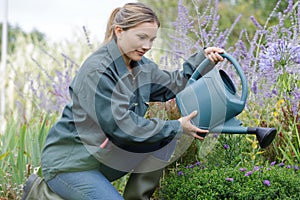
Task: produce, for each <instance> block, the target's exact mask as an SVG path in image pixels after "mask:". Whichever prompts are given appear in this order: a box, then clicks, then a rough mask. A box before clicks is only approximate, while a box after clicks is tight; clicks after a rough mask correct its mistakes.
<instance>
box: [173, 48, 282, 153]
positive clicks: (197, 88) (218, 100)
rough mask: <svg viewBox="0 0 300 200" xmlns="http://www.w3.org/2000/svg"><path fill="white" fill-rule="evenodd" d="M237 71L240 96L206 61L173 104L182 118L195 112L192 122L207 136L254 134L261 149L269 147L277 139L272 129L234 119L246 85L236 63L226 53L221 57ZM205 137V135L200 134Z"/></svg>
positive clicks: (238, 112) (222, 71)
mask: <svg viewBox="0 0 300 200" xmlns="http://www.w3.org/2000/svg"><path fill="white" fill-rule="evenodd" d="M220 55H221V56H222V57H224V58H226V59H227V60H228V61H229V62H230V63H231V64H232V65H233V66H234V68H235V70H236V71H237V73H238V75H239V78H240V79H241V85H242V91H241V95H239V94H238V93H237V90H236V87H235V85H234V83H233V81H232V80H231V78H230V77H229V76H228V75H227V74H226V72H225V71H224V70H222V69H218V68H217V67H213V68H210V67H208V66H210V65H209V63H210V60H209V59H205V60H204V61H203V62H202V63H201V64H200V65H199V66H198V67H197V69H196V70H195V71H194V73H193V75H192V77H191V78H190V79H189V81H188V83H187V85H186V87H185V89H184V90H183V91H181V92H180V93H179V94H177V96H176V103H177V105H178V108H179V110H180V113H181V115H182V116H186V115H188V114H190V113H191V112H193V111H195V110H197V111H198V115H197V116H196V117H194V118H193V119H192V123H193V124H194V125H196V126H198V127H199V128H201V129H206V130H209V132H210V133H225V134H255V135H256V138H257V140H258V142H259V145H260V147H261V148H266V147H267V146H269V145H270V144H271V143H272V141H273V139H274V138H275V136H276V133H277V130H276V129H275V128H266V127H244V126H242V122H241V121H240V120H238V119H237V118H236V116H237V115H239V114H240V113H241V112H242V111H243V109H244V108H245V105H246V100H247V96H248V84H247V80H246V77H245V75H244V72H243V70H242V68H241V67H240V65H239V63H238V62H237V61H236V59H234V58H233V57H232V56H231V55H229V54H227V53H223V54H220ZM201 136H205V135H201Z"/></svg>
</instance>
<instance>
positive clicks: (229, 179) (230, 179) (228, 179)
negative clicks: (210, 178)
mask: <svg viewBox="0 0 300 200" xmlns="http://www.w3.org/2000/svg"><path fill="white" fill-rule="evenodd" d="M225 180H226V181H229V182H233V178H225Z"/></svg>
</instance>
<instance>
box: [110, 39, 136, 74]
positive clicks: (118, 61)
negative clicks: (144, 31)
mask: <svg viewBox="0 0 300 200" xmlns="http://www.w3.org/2000/svg"><path fill="white" fill-rule="evenodd" d="M107 49H108V53H109V54H110V56H111V58H112V62H113V63H114V66H115V68H116V69H115V70H116V72H117V73H118V74H119V76H120V77H122V76H124V75H127V74H129V71H128V69H127V67H126V64H125V62H124V59H123V57H122V54H121V52H120V50H119V48H118V45H117V43H116V41H115V40H114V39H113V40H112V41H110V42H109V43H108V44H107ZM131 64H132V66H133V67H134V68H140V67H139V65H140V63H139V62H136V61H132V63H131ZM134 70H135V71H136V70H138V69H134Z"/></svg>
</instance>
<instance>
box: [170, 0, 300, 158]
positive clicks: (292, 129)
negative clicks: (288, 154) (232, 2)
mask: <svg viewBox="0 0 300 200" xmlns="http://www.w3.org/2000/svg"><path fill="white" fill-rule="evenodd" d="M193 3H194V5H195V10H196V13H197V17H196V19H195V18H192V17H191V16H189V14H188V10H187V8H186V7H185V6H184V5H183V3H182V1H181V0H179V1H178V18H177V21H176V22H175V24H174V27H175V29H176V33H177V34H176V37H175V38H176V40H175V41H176V43H175V42H174V43H172V44H176V45H173V46H172V47H173V49H174V50H173V52H177V55H181V57H186V56H187V55H188V54H190V52H192V51H194V50H195V49H199V48H201V46H202V47H203V46H220V47H222V48H224V49H225V50H226V51H227V52H228V53H230V54H231V55H233V56H234V57H235V58H236V59H237V61H238V62H239V63H240V64H241V66H242V68H243V70H244V72H245V74H246V77H247V80H248V82H249V86H250V90H249V95H248V96H249V98H248V102H247V105H246V109H245V110H244V112H243V113H242V114H241V115H240V116H239V118H241V119H242V121H243V122H244V125H245V126H262V127H265V126H274V127H276V128H277V129H278V132H279V134H278V136H277V138H276V139H275V142H274V143H273V145H272V146H271V147H270V148H268V149H267V150H266V151H265V152H264V154H263V155H264V156H265V158H266V159H269V160H274V159H278V160H280V159H284V158H283V154H282V152H280V151H279V148H278V147H282V148H283V149H285V147H286V142H284V141H285V140H286V139H290V138H296V137H295V135H294V134H299V128H300V125H299V123H300V122H299V113H300V112H299V109H300V105H299V87H300V81H299V80H300V77H299V76H300V73H299V69H300V65H299V58H300V48H299V47H300V46H299V45H300V44H299V34H300V14H299V13H300V4H299V2H293V1H292V0H289V1H288V6H287V7H286V9H284V11H283V12H279V8H280V6H281V3H282V1H281V0H278V2H277V4H276V5H275V6H274V9H273V11H272V12H271V13H270V15H269V17H268V18H267V20H266V21H265V23H264V24H260V23H259V22H258V21H257V20H256V18H255V17H254V16H251V17H250V19H249V20H251V21H252V22H253V24H254V25H255V27H256V31H255V33H254V35H253V37H250V34H249V33H248V30H247V27H245V28H244V29H243V30H242V31H241V32H240V35H239V37H238V38H237V41H236V42H235V43H234V45H233V46H229V43H228V39H229V37H230V34H231V32H232V30H233V28H234V27H235V25H236V24H237V23H238V22H239V19H240V16H238V17H237V18H236V20H235V21H234V22H233V24H232V26H231V27H230V28H228V29H226V30H225V31H220V30H219V29H218V26H219V22H220V15H219V14H218V9H217V8H218V1H214V4H212V1H207V7H206V8H205V9H204V10H203V12H202V13H200V12H199V8H198V6H197V5H198V3H199V1H196V0H194V1H193ZM276 18H277V22H278V23H273V24H272V25H271V24H270V21H274V19H276ZM275 21H276V20H275ZM190 38H195V39H194V40H191V39H190ZM193 41H194V43H193ZM178 49H180V50H181V51H180V50H178ZM175 58H176V57H175ZM220 67H221V68H225V69H226V71H228V72H229V75H230V76H231V77H232V78H233V80H234V82H236V83H239V79H238V78H237V76H236V75H235V74H234V73H232V71H234V70H230V68H229V65H227V63H222V65H220ZM236 85H237V86H239V85H240V84H236ZM280 102H281V103H280ZM274 105H280V107H276V106H275V107H274ZM295 124H296V125H295ZM292 135H294V136H292ZM295 142H297V140H296V141H294V142H293V143H295ZM287 149H288V151H293V149H291V148H287ZM251 151H252V150H250V152H251ZM252 152H253V151H252ZM255 152H256V153H259V154H260V153H261V152H260V150H259V147H258V146H257V147H255ZM246 153H247V152H246ZM256 153H255V154H256ZM291 160H293V159H291Z"/></svg>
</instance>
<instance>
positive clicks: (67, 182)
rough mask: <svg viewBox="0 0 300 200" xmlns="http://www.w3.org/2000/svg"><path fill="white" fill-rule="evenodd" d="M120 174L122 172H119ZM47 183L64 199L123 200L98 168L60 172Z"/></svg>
mask: <svg viewBox="0 0 300 200" xmlns="http://www.w3.org/2000/svg"><path fill="white" fill-rule="evenodd" d="M122 175H124V173H123V174H121V173H120V176H122ZM47 184H48V186H49V187H50V189H51V190H52V191H53V192H55V193H56V194H58V195H59V196H61V197H62V198H64V199H66V200H112V199H113V200H121V199H122V200H123V197H122V196H121V195H120V194H119V192H118V191H117V190H116V189H115V187H114V186H113V185H112V184H111V183H110V181H109V180H108V179H107V178H106V177H105V176H104V175H103V174H102V173H101V172H100V171H99V170H91V171H83V172H68V173H61V174H58V175H56V176H55V177H54V178H53V179H51V180H50V181H48V182H47Z"/></svg>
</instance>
